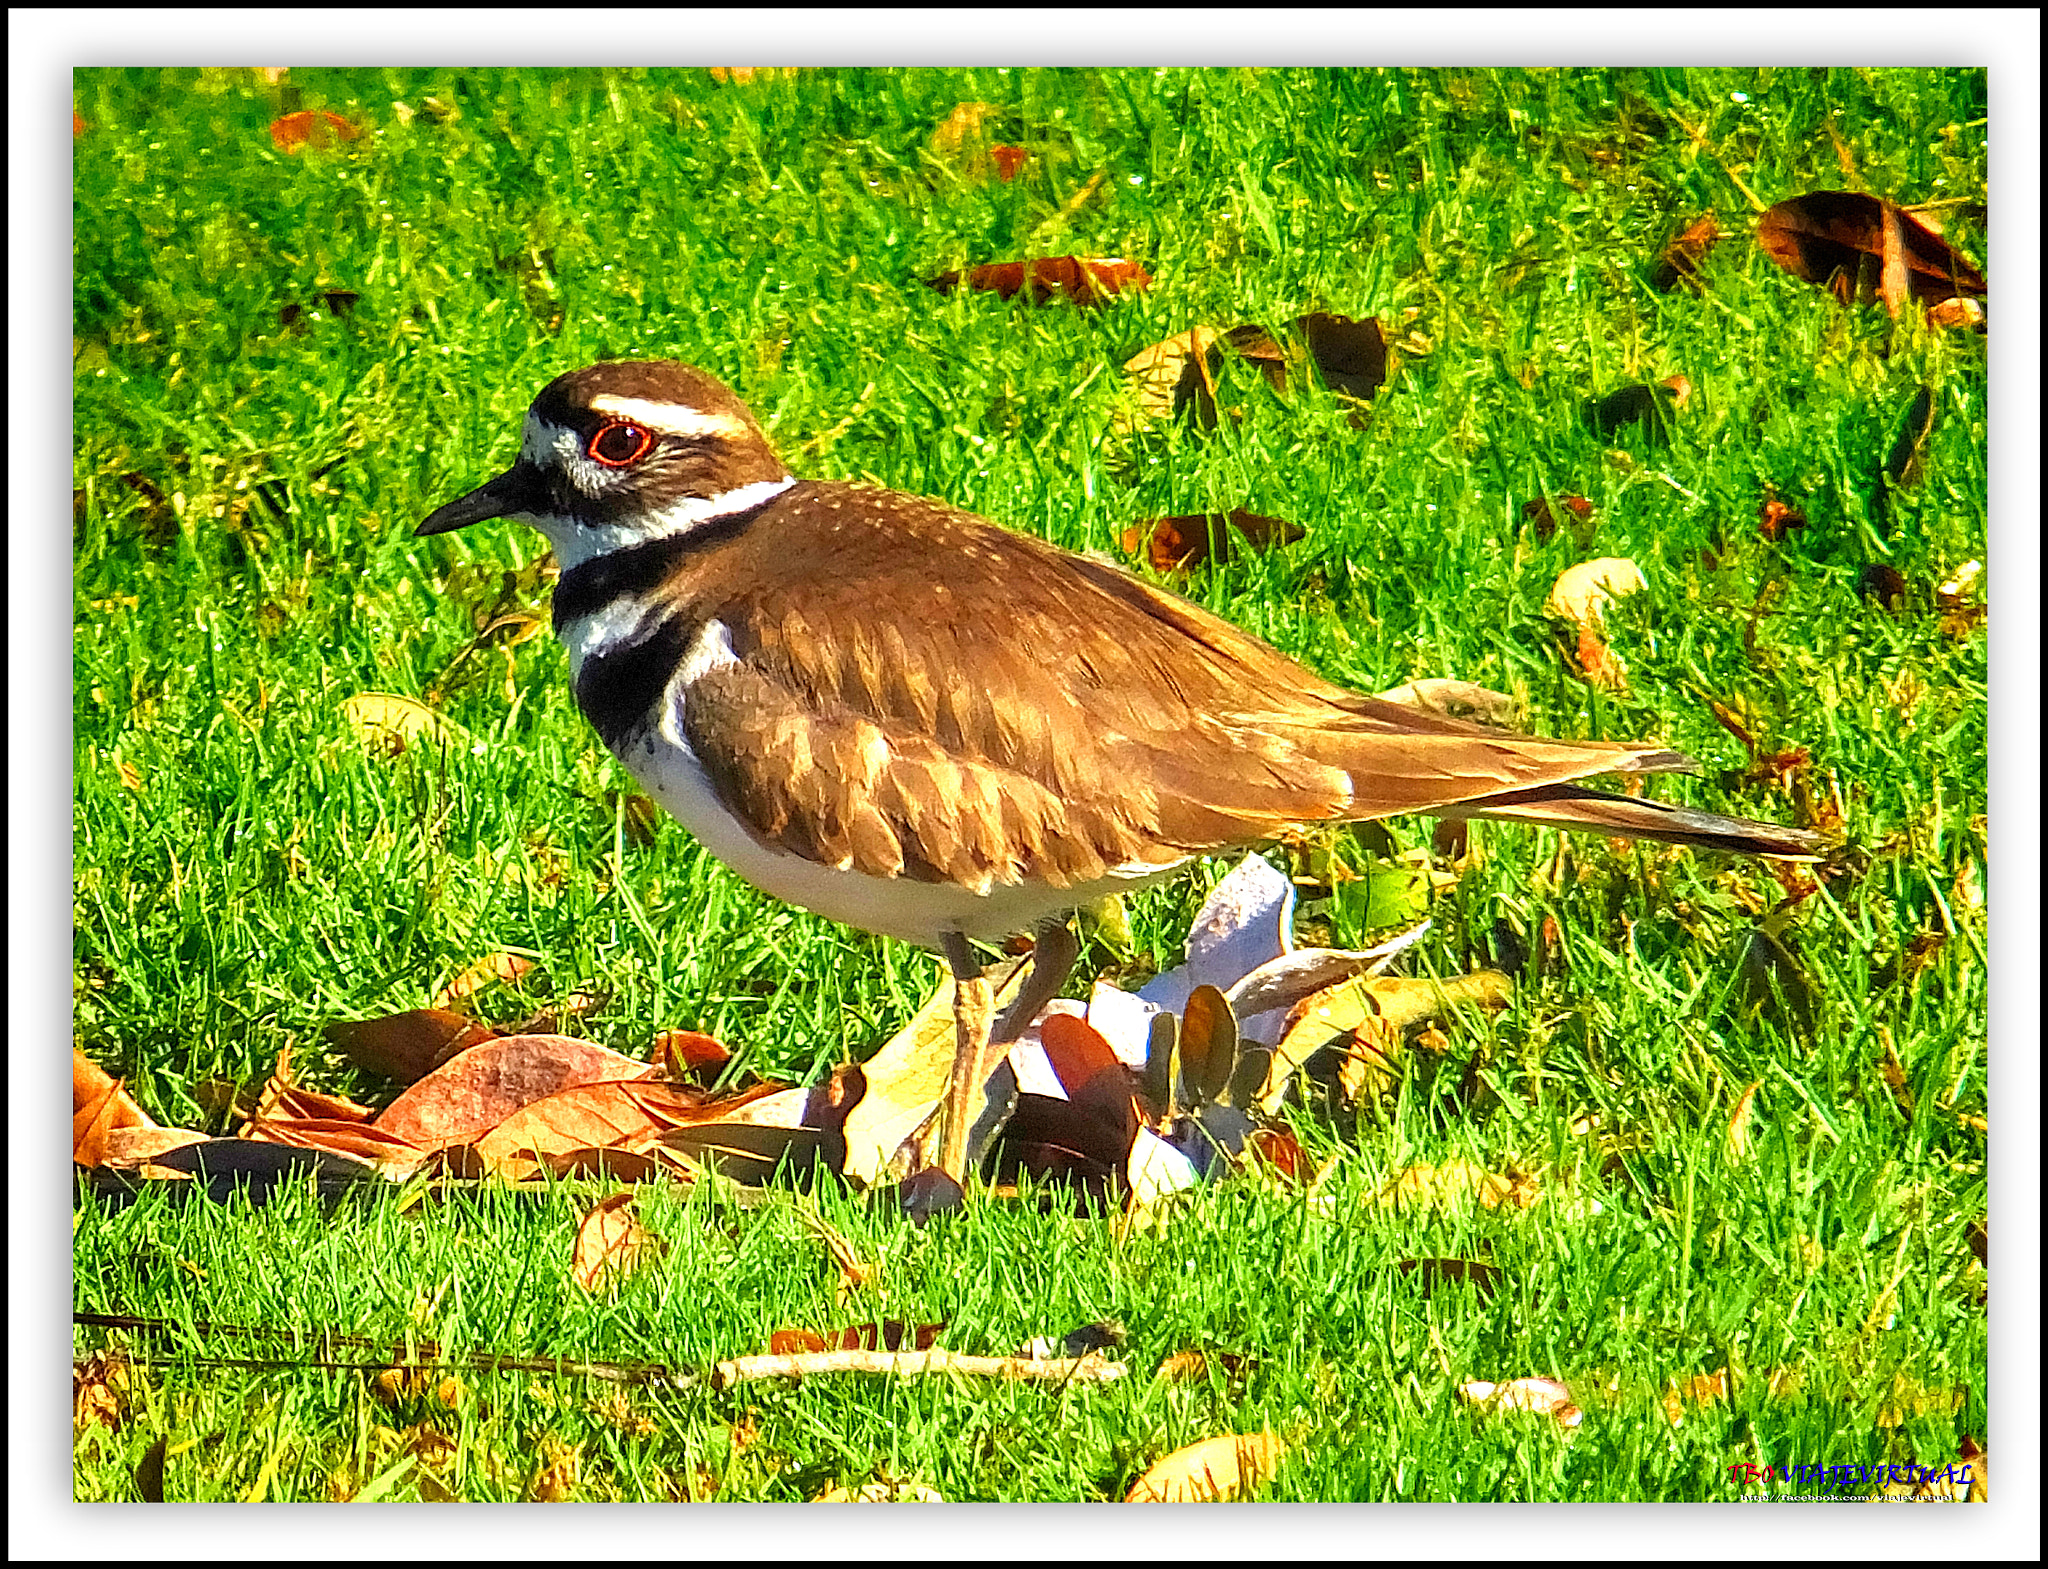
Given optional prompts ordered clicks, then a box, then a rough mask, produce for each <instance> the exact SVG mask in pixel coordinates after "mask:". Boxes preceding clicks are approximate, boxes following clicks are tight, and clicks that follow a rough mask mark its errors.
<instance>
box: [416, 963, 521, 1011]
mask: <svg viewBox="0 0 2048 1569" xmlns="http://www.w3.org/2000/svg"><path fill="white" fill-rule="evenodd" d="M532 968H533V961H532V960H531V959H525V958H521V957H520V956H519V955H518V954H516V953H487V954H485V955H484V956H483V957H482V958H481V959H478V960H477V961H476V962H475V963H474V964H470V965H466V966H464V967H463V969H462V970H461V971H460V972H459V973H458V974H457V975H456V976H455V978H454V979H453V980H451V981H450V982H449V983H448V984H447V985H446V986H444V987H442V988H441V989H440V990H439V991H438V992H436V993H435V994H434V996H433V999H432V1000H431V1001H430V1002H429V1003H428V1004H427V1006H428V1007H429V1008H452V1007H453V1006H454V1005H455V1004H456V1003H458V1002H460V1001H462V999H463V998H465V997H469V996H473V995H475V994H476V993H477V992H480V991H482V990H483V989H484V988H485V987H486V986H495V985H498V984H500V983H503V984H506V985H510V984H511V983H512V982H514V981H516V980H518V979H519V978H520V976H522V975H525V974H526V973H527V972H528V971H530V970H531V969H532Z"/></svg>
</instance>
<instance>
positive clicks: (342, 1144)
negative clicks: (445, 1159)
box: [159, 1117, 430, 1174]
mask: <svg viewBox="0 0 2048 1569" xmlns="http://www.w3.org/2000/svg"><path fill="white" fill-rule="evenodd" d="M240 1136H241V1137H242V1138H243V1139H245V1140H247V1141H249V1142H250V1143H255V1144H288V1145H290V1146H291V1147H292V1148H294V1149H302V1150H323V1151H325V1152H326V1153H328V1154H330V1155H346V1156H348V1157H349V1159H351V1160H360V1161H364V1162H366V1163H368V1164H370V1165H372V1166H375V1167H377V1169H378V1170H380V1171H383V1172H385V1173H387V1174H397V1173H404V1172H409V1171H412V1170H414V1169H415V1168H416V1167H417V1166H418V1165H419V1164H420V1162H422V1161H423V1160H425V1159H426V1158H427V1156H428V1154H429V1153H430V1152H429V1151H427V1150H424V1149H421V1148H420V1147H419V1146H418V1145H417V1144H414V1143H412V1142H410V1141H409V1140H407V1139H404V1138H401V1137H399V1136H398V1135H397V1134H394V1133H390V1132H387V1131H386V1130H384V1129H382V1128H378V1127H374V1126H372V1125H370V1124H368V1123H362V1122H354V1121H350V1120H348V1119H346V1118H337V1117H280V1118H276V1119H263V1118H251V1119H250V1121H249V1123H248V1125H247V1126H246V1127H244V1128H243V1129H242V1131H241V1135H240ZM159 1159H160V1157H159Z"/></svg>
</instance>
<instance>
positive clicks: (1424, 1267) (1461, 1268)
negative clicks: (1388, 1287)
mask: <svg viewBox="0 0 2048 1569" xmlns="http://www.w3.org/2000/svg"><path fill="white" fill-rule="evenodd" d="M1394 1269H1395V1271H1396V1272H1397V1273H1399V1274H1403V1275H1413V1276H1414V1277H1415V1278H1416V1280H1417V1281H1419V1282H1420V1283H1421V1286H1422V1291H1423V1295H1425V1296H1427V1295H1429V1294H1430V1293H1431V1292H1433V1291H1435V1290H1436V1288H1437V1287H1439V1286H1470V1287H1471V1288H1472V1289H1473V1291H1474V1292H1475V1293H1477V1294H1478V1295H1479V1296H1480V1297H1481V1298H1488V1297H1491V1296H1492V1295H1493V1294H1494V1291H1495V1290H1496V1289H1497V1288H1498V1287H1499V1285H1500V1271H1499V1269H1497V1268H1496V1267H1495V1266H1493V1265H1492V1264H1481V1263H1479V1262H1477V1261H1476V1260H1473V1259H1469V1258H1404V1259H1402V1260H1401V1261H1400V1262H1399V1263H1398V1264H1396V1265H1395V1266H1394Z"/></svg>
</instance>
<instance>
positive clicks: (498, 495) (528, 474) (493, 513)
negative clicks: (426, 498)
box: [413, 459, 547, 535]
mask: <svg viewBox="0 0 2048 1569" xmlns="http://www.w3.org/2000/svg"><path fill="white" fill-rule="evenodd" d="M546 499H547V497H546V492H545V490H544V488H543V486H542V483H541V477H540V470H539V469H537V468H535V467H534V466H533V465H532V464H531V463H528V462H526V461H525V460H524V459H522V460H521V461H519V462H517V463H515V464H513V465H512V466H511V467H510V468H509V469H507V470H505V472H504V473H502V474H500V475H499V476H498V477H497V478H496V479H492V480H486V481H485V482H484V483H483V484H481V485H479V486H477V488H476V489H475V490H472V491H471V492H470V493H469V494H468V495H466V496H458V497H456V499H455V500H453V501H451V502H449V503H448V505H447V506H445V507H437V508H436V509H435V510H434V511H433V512H431V513H429V514H428V515H427V520H426V521H425V522H424V523H422V524H420V526H419V527H418V528H416V529H414V530H413V533H414V534H415V535H419V534H446V533H448V532H449V531H450V530H452V529H458V528H468V527H469V525H470V524H472V523H481V522H483V521H484V520H485V519H486V518H510V517H518V516H519V515H520V514H521V513H533V512H537V511H539V510H540V509H541V506H542V505H543V503H544V502H545V501H546Z"/></svg>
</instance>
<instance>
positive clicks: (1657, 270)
mask: <svg viewBox="0 0 2048 1569" xmlns="http://www.w3.org/2000/svg"><path fill="white" fill-rule="evenodd" d="M1720 238H1721V228H1720V225H1719V224H1717V223H1715V222H1714V215H1713V214H1712V213H1708V214H1707V215H1706V217H1704V218H1701V219H1698V220H1696V221H1695V222H1694V223H1693V224H1692V225H1691V226H1690V227H1689V228H1687V229H1686V231H1685V232H1684V233H1683V234H1681V235H1679V236H1678V238H1676V239H1675V240H1673V241H1672V242H1671V243H1670V244H1669V245H1667V246H1665V247H1664V254H1663V255H1661V256H1659V257H1658V258H1657V265H1656V266H1655V267H1653V268H1652V269H1651V270H1650V287H1651V288H1653V289H1655V290H1657V291H1658V292H1659V293H1660V294H1661V293H1663V292H1665V291H1667V290H1669V289H1674V288H1676V287H1677V286H1678V285H1679V284H1681V283H1687V284H1691V285H1692V286H1693V287H1694V288H1698V287H1699V285H1700V270H1699V269H1700V262H1701V261H1702V260H1703V259H1704V258H1705V256H1706V254H1707V252H1708V251H1710V250H1712V249H1713V248H1714V242H1715V241H1716V240H1718V239H1720Z"/></svg>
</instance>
